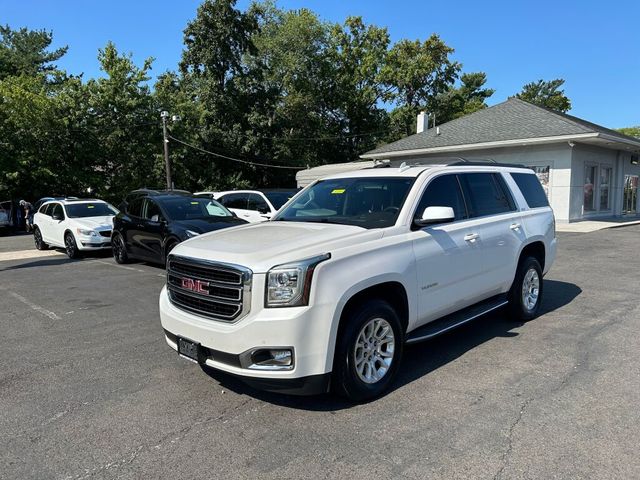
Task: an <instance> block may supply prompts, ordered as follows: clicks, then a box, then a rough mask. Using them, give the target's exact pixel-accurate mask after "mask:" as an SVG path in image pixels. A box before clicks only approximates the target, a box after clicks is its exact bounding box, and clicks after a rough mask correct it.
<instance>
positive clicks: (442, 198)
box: [415, 175, 467, 220]
mask: <svg viewBox="0 0 640 480" xmlns="http://www.w3.org/2000/svg"><path fill="white" fill-rule="evenodd" d="M427 207H451V208H453V213H454V214H455V216H456V217H455V219H456V220H462V219H464V218H467V211H466V208H465V206H464V199H463V198H462V192H461V191H460V185H459V184H458V179H457V178H456V176H455V175H442V176H440V177H436V178H434V179H433V180H432V181H431V182H430V183H429V185H427V189H426V190H425V191H424V193H423V194H422V198H421V199H420V203H419V204H418V209H417V210H416V213H415V218H421V217H422V213H423V212H424V209H425V208H427Z"/></svg>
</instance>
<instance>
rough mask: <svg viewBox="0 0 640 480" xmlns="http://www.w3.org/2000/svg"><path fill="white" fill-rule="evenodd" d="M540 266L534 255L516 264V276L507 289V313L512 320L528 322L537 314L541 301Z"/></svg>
mask: <svg viewBox="0 0 640 480" xmlns="http://www.w3.org/2000/svg"><path fill="white" fill-rule="evenodd" d="M542 292H543V282H542V268H541V267H540V263H539V262H538V260H537V259H535V258H534V257H526V258H524V259H522V260H521V261H520V263H519V264H518V270H517V272H516V277H515V279H514V281H513V285H512V286H511V290H509V313H510V317H511V319H512V320H516V321H519V322H528V321H529V320H533V319H534V318H535V317H537V316H538V312H539V310H540V304H541V303H542Z"/></svg>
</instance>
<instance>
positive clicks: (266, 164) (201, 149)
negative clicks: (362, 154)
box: [168, 135, 307, 170]
mask: <svg viewBox="0 0 640 480" xmlns="http://www.w3.org/2000/svg"><path fill="white" fill-rule="evenodd" d="M168 138H170V139H171V140H173V141H174V142H178V143H181V144H182V145H185V146H187V147H190V148H193V149H195V150H199V151H201V152H202V153H207V154H209V155H214V156H216V157H220V158H224V159H226V160H231V161H232V162H239V163H244V164H246V165H255V166H258V167H271V168H284V169H290V170H304V169H306V168H307V167H289V166H286V165H271V164H269V163H260V162H250V161H249V160H242V159H240V158H233V157H229V156H227V155H222V154H220V153H216V152H211V151H209V150H205V149H204V148H201V147H198V146H197V145H192V144H190V143H187V142H184V141H182V140H180V139H178V138H175V137H174V136H172V135H168Z"/></svg>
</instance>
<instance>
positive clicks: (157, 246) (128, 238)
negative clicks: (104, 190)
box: [111, 192, 247, 264]
mask: <svg viewBox="0 0 640 480" xmlns="http://www.w3.org/2000/svg"><path fill="white" fill-rule="evenodd" d="M245 223H247V222H245V221H244V220H241V219H239V218H237V217H236V216H235V215H234V214H233V213H231V212H230V211H229V210H227V209H226V208H225V207H223V206H222V205H221V204H220V203H218V202H216V201H215V200H213V199H209V198H196V197H192V196H190V195H185V194H184V193H182V192H180V193H176V194H174V193H171V192H167V193H164V194H160V195H158V194H155V195H146V196H138V197H137V198H133V199H131V201H130V202H128V203H127V204H126V206H125V209H124V210H123V211H121V212H120V213H119V214H118V215H117V216H116V217H114V220H113V234H112V237H111V245H112V249H113V258H114V259H115V260H116V262H118V263H127V262H128V261H129V259H133V258H135V259H138V260H144V261H148V262H154V263H159V264H164V263H165V262H166V258H167V255H168V254H169V252H170V251H171V249H173V247H175V246H176V245H177V244H178V243H180V242H182V241H183V240H186V239H188V238H192V237H195V236H197V235H200V234H202V233H206V232H212V231H214V230H220V229H222V228H228V227H234V226H237V225H243V224H245Z"/></svg>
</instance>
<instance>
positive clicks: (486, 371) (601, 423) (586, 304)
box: [0, 226, 640, 480]
mask: <svg viewBox="0 0 640 480" xmlns="http://www.w3.org/2000/svg"><path fill="white" fill-rule="evenodd" d="M559 237H560V245H559V252H558V259H557V262H556V264H555V265H554V267H553V269H552V271H551V273H550V274H549V275H548V277H547V278H546V280H545V290H546V291H545V298H544V303H543V311H544V312H545V313H544V314H543V315H542V316H541V317H539V318H538V319H536V320H534V321H532V322H529V323H527V324H524V325H521V324H514V323H512V322H510V321H509V320H508V319H507V318H506V316H505V314H504V313H502V312H498V313H494V314H489V315H487V316H485V317H483V318H481V319H479V320H478V321H476V322H474V323H473V324H471V325H468V326H465V327H463V328H461V329H458V330H457V331H454V332H452V333H449V334H446V335H444V336H442V337H440V338H438V339H435V340H433V341H430V342H427V343H423V344H420V345H416V346H412V347H409V348H408V349H407V350H406V356H405V358H404V362H403V366H402V373H401V376H400V379H399V381H398V382H397V383H396V385H395V387H394V389H393V390H392V391H391V393H389V394H388V395H386V396H385V397H383V398H380V399H378V400H377V401H374V402H372V403H369V404H365V405H355V406H354V405H351V404H348V403H346V402H344V401H342V400H340V399H337V398H334V397H332V396H320V397H292V396H280V395H275V394H267V393H261V392H256V391H254V390H251V389H249V388H248V387H244V386H243V384H241V383H239V382H237V381H235V380H234V379H232V378H230V377H227V376H224V375H221V374H212V375H209V374H207V373H205V372H204V371H203V370H202V369H200V368H199V367H198V366H197V365H194V364H192V363H189V362H187V361H185V360H182V359H180V358H179V357H178V356H177V355H176V354H175V352H174V351H173V350H171V349H170V348H169V347H167V346H166V344H165V342H164V338H163V335H162V329H161V327H160V322H159V318H158V307H157V299H158V293H159V291H160V289H161V287H162V285H163V283H164V275H163V270H162V269H161V268H158V267H154V266H150V265H147V264H131V265H127V266H119V265H116V264H115V263H114V262H113V260H112V259H111V257H110V256H109V255H108V254H104V255H94V256H90V257H86V258H84V259H82V260H79V261H71V260H68V259H67V258H66V256H64V255H62V254H56V253H52V254H48V255H47V256H36V257H33V256H32V257H29V256H28V253H27V252H28V251H30V250H33V246H32V240H31V237H30V236H26V235H25V236H17V237H0V296H1V298H2V300H1V302H0V328H2V331H3V332H4V335H3V336H4V341H3V348H2V349H0V365H1V369H0V412H1V413H0V433H1V435H0V477H2V478H7V479H18V478H20V479H25V478H34V479H49V478H52V479H85V478H91V479H94V478H172V479H180V480H181V479H192V478H224V479H227V478H278V479H282V478H314V479H315V478H349V479H360V478H362V479H365V478H366V479H371V478H409V479H422V478H430V479H435V478H442V479H452V478H473V479H513V478H527V479H550V478H559V479H566V478H571V479H577V478H585V479H586V478H590V479H593V478H598V479H604V478H615V479H621V478H629V479H632V478H639V477H640V456H639V455H638V453H637V445H639V444H640V409H638V405H639V404H640V355H639V353H638V352H639V351H640V349H639V340H638V339H639V338H640V307H639V306H638V304H639V302H638V284H639V283H638V272H639V271H640V255H638V239H640V226H632V227H625V228H618V229H611V230H603V231H599V232H594V233H589V234H559ZM25 251H27V252H25ZM20 252H22V253H20ZM25 255H27V257H25ZM36 255H37V254H36Z"/></svg>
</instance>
